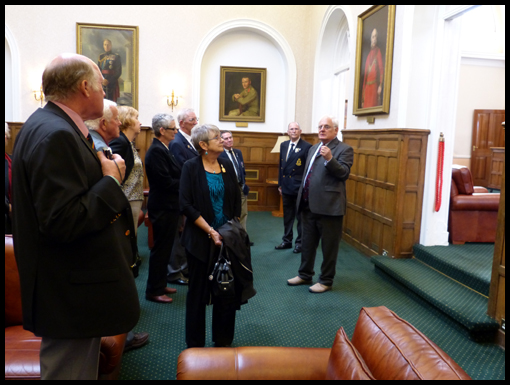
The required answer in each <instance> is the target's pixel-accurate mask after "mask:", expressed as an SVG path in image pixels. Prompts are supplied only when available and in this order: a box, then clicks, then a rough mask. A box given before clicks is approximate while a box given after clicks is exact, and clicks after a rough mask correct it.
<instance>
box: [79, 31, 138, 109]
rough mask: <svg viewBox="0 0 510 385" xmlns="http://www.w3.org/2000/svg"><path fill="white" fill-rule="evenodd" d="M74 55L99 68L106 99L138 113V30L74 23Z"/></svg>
mask: <svg viewBox="0 0 510 385" xmlns="http://www.w3.org/2000/svg"><path fill="white" fill-rule="evenodd" d="M76 52H77V53H79V54H81V55H84V56H87V57H88V58H90V59H91V60H92V61H93V62H95V63H96V64H97V65H98V67H99V69H100V70H101V73H102V75H103V77H104V80H103V89H104V92H105V98H106V99H110V100H113V101H114V102H116V103H117V104H118V105H121V106H130V107H133V108H136V109H138V27H134V26H125V25H106V24H86V23H76Z"/></svg>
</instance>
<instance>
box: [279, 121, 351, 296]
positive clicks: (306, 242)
mask: <svg viewBox="0 0 510 385" xmlns="http://www.w3.org/2000/svg"><path fill="white" fill-rule="evenodd" d="M337 135H338V121H337V120H336V119H335V118H332V117H330V116H325V117H323V118H322V119H321V120H320V122H319V140H320V142H319V143H317V144H316V145H314V146H312V148H311V149H310V151H309V152H308V158H307V160H306V165H305V169H306V172H305V177H304V179H303V183H302V184H301V187H300V188H299V193H298V198H297V202H298V212H301V215H302V221H303V242H302V247H303V251H302V254H301V266H300V267H299V274H298V276H297V277H294V278H292V279H289V280H288V281H287V283H288V284H289V285H290V286H297V285H309V284H311V283H312V277H313V275H314V274H315V273H314V264H315V256H316V253H317V247H318V246H319V241H322V254H323V258H324V260H323V262H322V266H321V274H320V276H319V281H318V282H317V283H316V284H315V285H313V286H311V287H310V288H309V291H310V292H312V293H324V292H326V291H329V290H331V286H332V285H333V278H334V277H335V271H336V260H337V256H338V248H339V243H340V239H341V238H342V224H343V218H344V215H345V210H346V205H347V203H346V195H345V181H346V180H347V178H348V177H349V173H350V171H351V166H352V162H353V157H354V151H353V149H352V147H351V146H349V145H348V144H345V143H342V142H340V141H339V140H338V138H337Z"/></svg>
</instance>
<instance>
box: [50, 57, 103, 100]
mask: <svg viewBox="0 0 510 385" xmlns="http://www.w3.org/2000/svg"><path fill="white" fill-rule="evenodd" d="M96 69H97V65H96V64H95V63H94V62H93V61H92V60H90V59H89V58H88V57H86V56H83V55H78V54H73V53H65V54H61V55H59V56H57V57H56V58H55V59H53V60H52V61H51V62H50V64H48V66H47V67H46V69H45V70H44V72H43V77H42V82H43V92H44V95H45V97H46V101H56V102H62V101H65V100H67V99H69V97H71V96H72V95H73V94H75V93H76V92H78V88H79V86H80V83H81V82H82V81H83V80H87V81H88V82H89V83H91V84H94V85H95V84H97V76H98V73H99V71H98V70H97V71H96Z"/></svg>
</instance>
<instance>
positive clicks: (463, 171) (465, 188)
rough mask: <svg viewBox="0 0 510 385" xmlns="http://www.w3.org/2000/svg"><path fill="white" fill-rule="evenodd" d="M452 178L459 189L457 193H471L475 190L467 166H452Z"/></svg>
mask: <svg viewBox="0 0 510 385" xmlns="http://www.w3.org/2000/svg"><path fill="white" fill-rule="evenodd" d="M452 178H453V183H455V185H456V186H457V189H458V190H459V194H465V195H471V194H473V193H474V192H475V190H474V187H473V179H472V177H471V171H469V168H467V167H460V168H452Z"/></svg>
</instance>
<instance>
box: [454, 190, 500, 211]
mask: <svg viewBox="0 0 510 385" xmlns="http://www.w3.org/2000/svg"><path fill="white" fill-rule="evenodd" d="M499 198H500V194H483V193H480V194H473V195H462V194H461V195H457V196H455V197H453V198H451V202H450V210H452V211H474V210H478V211H498V208H499Z"/></svg>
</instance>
